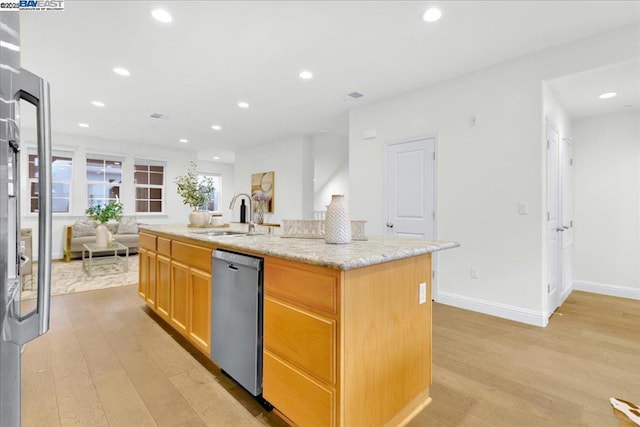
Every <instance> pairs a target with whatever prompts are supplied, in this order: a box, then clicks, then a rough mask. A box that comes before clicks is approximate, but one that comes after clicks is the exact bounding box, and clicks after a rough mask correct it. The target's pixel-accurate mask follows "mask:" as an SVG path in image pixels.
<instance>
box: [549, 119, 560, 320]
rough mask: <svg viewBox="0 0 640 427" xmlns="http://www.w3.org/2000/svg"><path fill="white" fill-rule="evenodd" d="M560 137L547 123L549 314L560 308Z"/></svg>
mask: <svg viewBox="0 0 640 427" xmlns="http://www.w3.org/2000/svg"><path fill="white" fill-rule="evenodd" d="M558 139H559V135H558V131H557V130H556V128H555V127H553V126H552V125H551V123H547V209H548V211H547V245H548V247H547V256H548V260H547V264H548V266H549V269H548V271H547V276H548V278H547V280H548V282H549V283H548V285H547V293H548V306H547V310H548V313H549V314H551V313H553V312H554V311H555V309H556V308H558V307H559V306H560V298H561V297H560V293H561V291H560V288H559V286H558V285H559V282H560V241H559V240H558V235H559V234H560V232H561V231H562V226H561V225H560V218H559V214H560V203H559V201H560V191H559V189H560V185H559V184H560V176H559V175H560V174H559V172H560V167H559V161H558V160H559V157H560V156H559V149H560V146H559V141H558Z"/></svg>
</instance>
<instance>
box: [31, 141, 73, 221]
mask: <svg viewBox="0 0 640 427" xmlns="http://www.w3.org/2000/svg"><path fill="white" fill-rule="evenodd" d="M72 156H73V153H69V152H64V151H54V152H53V153H52V154H51V211H52V212H54V213H69V212H70V211H71V182H72V178H71V172H72V169H73V168H72V166H73V160H72ZM38 162H39V159H38V155H37V154H34V153H32V152H30V153H29V188H30V191H29V192H30V194H29V212H38V210H39V207H40V206H39V201H38V179H39V176H38V175H39V171H38Z"/></svg>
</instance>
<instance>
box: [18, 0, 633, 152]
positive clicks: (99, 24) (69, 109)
mask: <svg viewBox="0 0 640 427" xmlns="http://www.w3.org/2000/svg"><path fill="white" fill-rule="evenodd" d="M431 6H438V7H439V8H440V9H441V10H442V13H443V16H442V19H441V20H440V21H438V22H435V23H426V22H424V21H423V20H422V14H423V13H424V11H425V10H426V9H427V8H429V7H431ZM156 7H162V8H164V9H166V10H167V11H169V12H170V13H171V15H172V16H173V22H171V23H168V24H163V23H161V22H158V21H156V20H154V19H153V18H152V17H151V15H150V12H151V10H152V9H154V8H156ZM639 21H640V3H639V2H637V1H466V2H462V1H461V2H450V1H440V2H431V1H424V2H423V1H305V2H302V1H251V2H248V1H232V2H231V1H225V2H222V1H221V2H213V1H208V2H205V1H180V2H172V1H117V2H115V1H67V2H65V10H64V11H61V12H54V11H50V12H23V13H22V14H21V26H22V65H23V67H25V68H27V69H29V70H30V71H32V72H35V73H37V74H39V75H41V76H43V77H45V78H46V79H47V80H49V82H50V83H51V99H52V101H51V102H52V112H53V113H52V125H53V128H54V132H64V133H73V134H81V135H89V136H96V137H102V138H108V139H114V140H121V141H131V142H136V143H148V144H160V145H166V146H171V147H178V148H184V149H189V150H195V151H197V152H198V157H199V158H200V159H203V160H212V159H213V156H218V157H220V161H226V162H233V152H234V151H235V150H237V149H240V148H243V147H247V146H251V145H255V144H260V143H264V142H269V141H273V140H278V139H285V138H289V137H295V136H299V135H313V134H316V133H323V132H329V133H338V134H343V135H346V134H347V133H348V126H347V123H348V122H347V120H348V119H347V117H348V116H347V114H348V110H349V109H351V108H353V107H355V106H359V105H363V104H367V103H371V102H374V101H376V100H380V99H383V98H386V97H389V96H392V95H395V94H398V93H402V92H407V91H411V90H415V89H416V88H419V87H423V86H426V85H429V84H433V83H435V82H439V81H443V80H447V79H450V78H452V77H455V76H459V75H463V74H466V73H469V72H473V71H475V70H478V69H481V68H484V67H487V66H489V65H492V64H495V63H499V62H502V61H505V60H509V59H512V58H516V57H520V56H524V55H527V54H530V53H532V52H536V51H540V50H543V49H546V48H549V47H551V46H555V45H559V44H564V43H568V42H572V41H575V40H578V39H581V38H584V37H588V36H590V35H595V34H599V33H602V32H605V31H608V30H612V29H615V28H618V27H621V26H624V25H628V24H631V23H637V22H639ZM114 67H125V68H127V69H128V70H129V71H130V72H131V75H130V76H129V77H122V76H119V75H116V74H115V73H114V72H113V71H112V70H113V68H114ZM304 69H308V70H310V71H312V72H313V74H314V78H313V79H311V80H302V79H301V78H299V77H298V73H299V72H300V71H302V70H304ZM354 91H357V92H360V93H362V94H364V96H363V97H362V98H359V99H352V98H350V97H348V96H347V94H349V93H351V92H354ZM94 100H98V101H102V102H104V103H105V104H106V106H105V107H102V108H98V107H94V106H92V105H91V104H90V102H91V101H94ZM238 101H246V102H248V103H249V104H250V107H249V108H248V109H241V108H238V106H237V103H238ZM153 113H159V114H162V115H163V116H164V117H163V118H161V119H155V118H151V117H150V115H151V114H153ZM78 123H87V124H89V125H90V127H88V128H80V127H78ZM214 124H217V125H220V126H221V127H222V129H221V130H218V131H216V130H213V129H212V128H211V126H212V125H214ZM181 138H185V139H187V140H188V143H181V142H179V139H181Z"/></svg>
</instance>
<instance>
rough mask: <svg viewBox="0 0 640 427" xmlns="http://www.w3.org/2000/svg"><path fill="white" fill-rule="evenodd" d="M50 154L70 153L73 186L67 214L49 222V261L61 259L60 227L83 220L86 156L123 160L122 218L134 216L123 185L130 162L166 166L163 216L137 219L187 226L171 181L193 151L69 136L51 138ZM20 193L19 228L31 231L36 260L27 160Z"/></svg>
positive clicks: (131, 193)
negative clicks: (50, 252) (30, 229)
mask: <svg viewBox="0 0 640 427" xmlns="http://www.w3.org/2000/svg"><path fill="white" fill-rule="evenodd" d="M23 144H24V145H25V146H26V147H27V148H28V147H30V146H33V147H34V148H35V145H34V144H33V142H32V141H29V140H26V141H24V142H23ZM52 145H53V149H54V150H65V151H72V152H73V153H74V155H73V184H72V188H71V191H72V198H71V213H70V214H68V215H67V214H54V215H53V220H52V257H53V259H60V258H62V257H63V252H62V248H63V241H64V235H63V234H64V226H65V225H70V224H73V222H74V221H75V220H76V218H77V217H79V216H84V211H85V209H86V208H87V184H86V171H85V167H86V154H87V153H91V154H108V155H117V156H122V157H124V159H125V160H124V162H123V171H122V173H123V184H122V187H121V189H120V194H121V199H120V200H121V202H122V204H123V205H124V214H125V215H136V214H135V212H134V198H135V197H134V188H133V185H127V183H131V182H133V178H132V177H133V160H134V158H142V159H152V160H162V161H165V162H166V169H165V192H166V193H165V203H164V213H163V214H146V215H137V216H138V218H139V222H143V223H148V224H158V223H187V222H188V215H189V211H190V208H189V207H187V206H185V205H184V204H183V203H182V199H181V198H180V197H179V196H178V194H177V192H176V186H175V183H174V180H175V178H176V177H177V176H179V175H182V174H184V173H185V172H186V170H187V169H188V167H189V162H190V161H191V160H195V159H196V153H195V151H189V150H185V149H184V148H181V149H178V148H176V149H172V148H168V147H162V146H155V145H154V146H152V145H148V144H139V143H132V142H126V141H122V142H121V141H112V140H105V139H100V138H92V137H82V136H79V135H71V134H54V135H53V137H52ZM21 161H22V163H21V171H22V174H23V176H22V179H21V193H22V194H23V195H24V197H22V201H23V204H22V206H21V209H22V224H21V226H22V227H23V228H32V230H33V243H34V244H33V256H34V259H37V258H38V255H37V253H38V252H37V251H38V244H37V242H38V230H37V229H38V217H37V214H31V213H29V207H28V205H27V203H28V197H27V196H26V195H28V194H29V188H28V176H27V174H28V166H27V162H28V159H27V156H22V159H21Z"/></svg>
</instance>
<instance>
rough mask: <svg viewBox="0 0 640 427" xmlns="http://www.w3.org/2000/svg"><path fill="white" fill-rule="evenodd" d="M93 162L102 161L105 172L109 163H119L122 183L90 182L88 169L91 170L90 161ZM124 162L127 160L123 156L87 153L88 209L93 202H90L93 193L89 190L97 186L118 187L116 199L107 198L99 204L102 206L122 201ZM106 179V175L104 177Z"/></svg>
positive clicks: (86, 183) (86, 182)
mask: <svg viewBox="0 0 640 427" xmlns="http://www.w3.org/2000/svg"><path fill="white" fill-rule="evenodd" d="M90 160H93V161H96V160H97V161H102V167H103V168H104V172H106V169H107V162H119V163H120V182H119V183H116V184H113V183H110V182H108V181H89V179H88V177H87V173H88V172H89V170H88V168H89V161H90ZM124 162H125V158H124V157H123V156H114V155H108V154H100V153H95V152H87V153H86V155H85V176H84V178H85V185H86V188H87V200H86V207H87V208H89V207H91V206H92V204H91V201H90V197H91V192H90V191H89V188H90V187H91V186H92V185H95V186H111V187H118V195H117V197H115V198H110V197H106V198H104V199H102V200H103V202H100V203H98V204H100V205H103V206H104V205H105V204H107V203H109V202H112V201H117V200H122V190H123V184H124V183H123V178H124ZM104 178H105V179H106V174H105V175H104Z"/></svg>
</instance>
